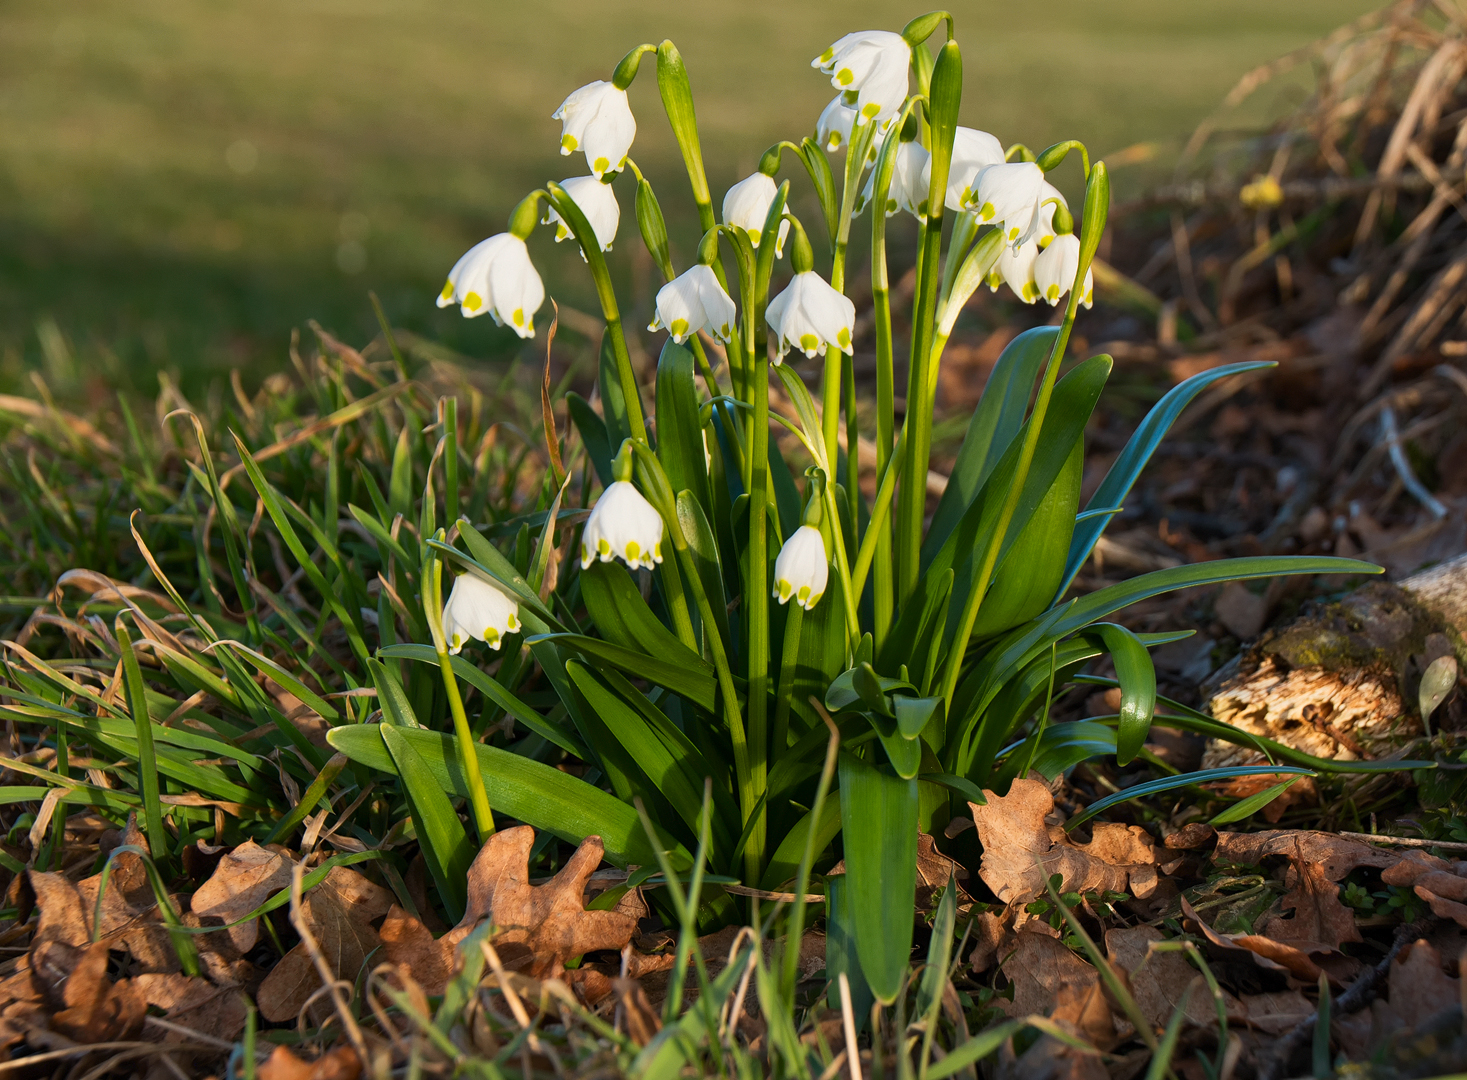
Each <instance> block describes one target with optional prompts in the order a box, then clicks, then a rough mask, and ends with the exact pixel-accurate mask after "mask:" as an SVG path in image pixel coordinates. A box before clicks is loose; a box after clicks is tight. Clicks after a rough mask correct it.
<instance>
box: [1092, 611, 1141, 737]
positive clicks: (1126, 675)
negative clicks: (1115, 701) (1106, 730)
mask: <svg viewBox="0 0 1467 1080" xmlns="http://www.w3.org/2000/svg"><path fill="white" fill-rule="evenodd" d="M1095 629H1096V631H1097V632H1098V633H1099V634H1100V640H1101V641H1103V642H1104V643H1105V648H1106V651H1108V652H1109V653H1110V658H1111V660H1112V661H1113V662H1114V663H1115V667H1116V678H1117V680H1118V681H1119V682H1120V684H1121V722H1120V726H1119V728H1117V730H1116V764H1117V765H1129V764H1130V763H1131V762H1132V760H1134V759H1135V757H1136V755H1137V754H1138V753H1140V752H1141V747H1142V746H1144V745H1145V743H1146V734H1147V732H1149V731H1150V730H1151V717H1152V714H1153V713H1154V712H1155V711H1156V668H1155V667H1153V666H1152V663H1151V654H1150V653H1149V652H1147V651H1146V646H1145V645H1143V644H1142V643H1141V640H1140V639H1139V638H1138V637H1137V636H1136V635H1135V634H1133V633H1132V632H1131V631H1130V630H1127V629H1126V628H1125V627H1124V626H1120V625H1118V624H1116V623H1097V624H1096V625H1095Z"/></svg>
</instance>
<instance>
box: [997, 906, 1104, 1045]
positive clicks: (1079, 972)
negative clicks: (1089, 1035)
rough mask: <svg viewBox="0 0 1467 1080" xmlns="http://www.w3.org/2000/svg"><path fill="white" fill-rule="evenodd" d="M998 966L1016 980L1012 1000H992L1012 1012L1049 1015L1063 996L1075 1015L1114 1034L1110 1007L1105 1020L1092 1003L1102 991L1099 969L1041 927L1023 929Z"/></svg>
mask: <svg viewBox="0 0 1467 1080" xmlns="http://www.w3.org/2000/svg"><path fill="white" fill-rule="evenodd" d="M999 970H1000V971H1002V972H1003V973H1004V977H1005V978H1007V979H1008V980H1009V982H1010V983H1012V984H1013V988H1014V996H1013V1000H1012V1001H1007V1000H1004V999H1003V998H994V1001H993V1004H994V1005H995V1006H996V1007H997V1008H999V1009H1002V1010H1003V1011H1004V1012H1005V1013H1006V1014H1007V1015H1009V1016H1030V1015H1033V1014H1035V1013H1038V1014H1039V1015H1041V1016H1048V1015H1049V1014H1050V1013H1051V1012H1053V1011H1054V1010H1055V1008H1056V1007H1057V1005H1058V1003H1059V1002H1060V1001H1061V999H1062V998H1063V999H1064V1000H1065V1001H1066V1002H1067V1004H1068V1011H1069V1012H1071V1013H1073V1014H1074V1015H1073V1016H1072V1017H1071V1019H1072V1020H1074V1019H1076V1018H1083V1017H1089V1018H1090V1020H1091V1022H1092V1028H1093V1029H1094V1031H1095V1033H1096V1034H1097V1035H1098V1036H1100V1037H1101V1038H1113V1037H1114V1034H1115V1032H1114V1028H1113V1027H1111V1019H1110V1008H1109V1006H1106V1008H1105V1019H1104V1022H1103V1023H1102V1022H1100V1021H1099V1019H1098V1015H1097V1014H1096V1013H1095V1012H1094V1011H1093V1009H1092V1007H1091V1006H1090V1005H1089V1002H1090V1000H1091V994H1092V993H1094V994H1097V995H1098V994H1099V993H1100V973H1099V972H1097V971H1096V970H1095V969H1094V968H1093V967H1091V966H1090V965H1089V964H1087V963H1086V962H1085V961H1084V960H1081V959H1080V958H1079V957H1078V956H1076V955H1075V954H1074V953H1073V952H1071V951H1070V950H1069V949H1068V948H1066V947H1065V945H1064V944H1063V943H1061V942H1060V941H1059V940H1057V939H1056V938H1052V937H1050V936H1049V935H1048V934H1045V933H1042V932H1040V931H1039V930H1030V929H1027V928H1024V929H1021V930H1020V931H1019V932H1018V933H1016V934H1015V935H1014V936H1013V941H1012V944H1011V945H1009V946H1008V947H1007V948H1006V949H1005V954H1004V955H1003V956H1002V957H1001V959H1000V963H999Z"/></svg>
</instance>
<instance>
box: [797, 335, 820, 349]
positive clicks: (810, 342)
mask: <svg viewBox="0 0 1467 1080" xmlns="http://www.w3.org/2000/svg"><path fill="white" fill-rule="evenodd" d="M819 347H820V339H819V338H818V337H816V336H815V335H814V334H801V335H800V348H802V349H804V350H805V351H806V352H807V353H810V352H814V351H815V350H816V349H818V348H819Z"/></svg>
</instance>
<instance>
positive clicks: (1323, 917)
mask: <svg viewBox="0 0 1467 1080" xmlns="http://www.w3.org/2000/svg"><path fill="white" fill-rule="evenodd" d="M1292 871H1293V878H1294V880H1293V889H1292V890H1291V891H1289V892H1287V893H1285V894H1284V897H1283V899H1282V900H1281V901H1280V906H1281V907H1283V908H1285V909H1286V910H1292V911H1293V912H1294V917H1293V918H1292V919H1286V918H1283V917H1282V916H1275V917H1274V918H1272V919H1270V920H1269V921H1268V922H1267V923H1266V924H1265V925H1264V927H1263V932H1264V934H1265V935H1266V936H1268V937H1271V938H1273V939H1274V940H1276V941H1287V942H1289V943H1290V944H1293V945H1296V946H1297V947H1299V948H1301V949H1304V951H1306V952H1317V951H1320V950H1319V949H1315V948H1310V946H1311V945H1315V944H1318V945H1320V946H1323V947H1324V948H1326V949H1331V950H1336V951H1337V950H1338V949H1339V947H1340V946H1341V945H1342V944H1344V943H1345V942H1347V941H1352V942H1359V941H1363V940H1364V939H1363V938H1361V936H1360V931H1359V929H1357V928H1356V926H1355V915H1354V913H1353V912H1351V911H1350V909H1349V908H1347V907H1346V906H1345V905H1344V904H1342V903H1340V887H1339V886H1338V885H1336V884H1334V883H1333V882H1332V881H1330V880H1329V879H1328V878H1326V877H1325V876H1324V868H1323V867H1322V866H1320V865H1319V863H1313V862H1303V861H1301V860H1299V859H1297V858H1296V859H1294V860H1293V865H1292ZM1463 884H1464V885H1467V880H1464V881H1463Z"/></svg>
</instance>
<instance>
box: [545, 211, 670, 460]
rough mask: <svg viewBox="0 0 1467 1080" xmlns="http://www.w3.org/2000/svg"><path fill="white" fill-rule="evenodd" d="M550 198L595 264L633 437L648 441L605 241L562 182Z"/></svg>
mask: <svg viewBox="0 0 1467 1080" xmlns="http://www.w3.org/2000/svg"><path fill="white" fill-rule="evenodd" d="M545 187H546V190H547V191H548V193H549V195H550V201H551V202H552V203H553V204H554V205H555V212H556V213H557V214H559V215H560V217H561V220H563V221H564V222H565V223H566V224H567V225H569V226H570V230H571V232H572V233H574V234H575V237H576V242H577V243H578V244H580V245H581V254H583V255H585V256H586V265H587V266H589V267H590V268H591V277H592V279H593V280H594V281H595V282H596V297H597V299H599V300H600V301H601V314H602V316H603V317H604V318H605V319H606V333H607V334H608V335H609V336H610V337H611V352H612V355H613V356H615V357H616V373H617V376H618V379H619V381H620V382H621V392H622V397H623V398H625V399H626V406H627V418H628V419H629V420H630V421H631V425H632V436H633V438H636V439H640V440H641V441H643V442H646V441H647V422H646V420H644V419H643V417H642V398H641V394H640V392H639V391H638V389H637V376H636V373H635V372H633V371H632V357H631V353H629V352H628V351H627V339H626V334H625V332H624V331H623V330H622V325H621V309H620V308H619V307H618V306H617V303H616V290H615V289H613V288H612V285H611V273H610V271H608V270H607V268H606V256H605V255H604V254H603V253H602V251H601V243H600V241H598V240H597V239H596V233H595V231H594V230H592V228H591V225H590V223H589V222H588V221H587V220H586V215H585V214H583V213H581V208H580V207H579V206H577V205H576V202H575V200H574V199H572V198H571V197H570V196H569V195H567V194H566V193H565V189H564V188H563V187H561V186H560V185H559V184H554V183H551V184H546V185H545Z"/></svg>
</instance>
